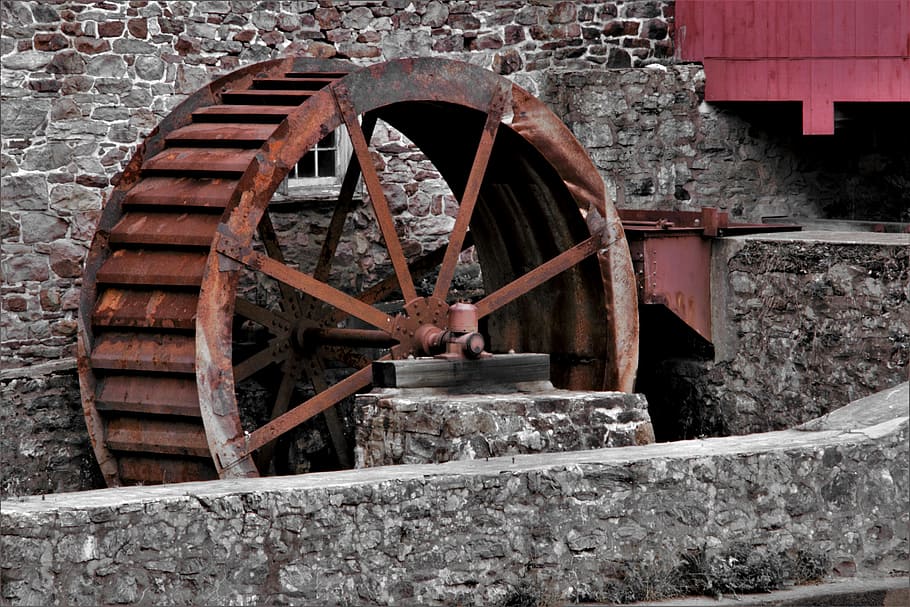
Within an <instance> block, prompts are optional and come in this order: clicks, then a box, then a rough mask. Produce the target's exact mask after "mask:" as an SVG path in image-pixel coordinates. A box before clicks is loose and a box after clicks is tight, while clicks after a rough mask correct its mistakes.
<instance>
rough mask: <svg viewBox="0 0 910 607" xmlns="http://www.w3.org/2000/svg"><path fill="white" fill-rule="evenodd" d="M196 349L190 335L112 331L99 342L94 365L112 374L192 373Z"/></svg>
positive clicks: (93, 359) (93, 360)
mask: <svg viewBox="0 0 910 607" xmlns="http://www.w3.org/2000/svg"><path fill="white" fill-rule="evenodd" d="M195 349H196V346H195V343H194V342H193V338H192V336H189V335H174V334H168V333H127V332H122V331H121V332H114V331H108V332H105V333H102V334H101V335H100V336H99V337H98V339H96V340H95V347H94V349H93V350H92V354H91V364H92V368H93V369H107V370H111V371H118V370H119V371H161V372H167V373H192V372H193V371H195Z"/></svg>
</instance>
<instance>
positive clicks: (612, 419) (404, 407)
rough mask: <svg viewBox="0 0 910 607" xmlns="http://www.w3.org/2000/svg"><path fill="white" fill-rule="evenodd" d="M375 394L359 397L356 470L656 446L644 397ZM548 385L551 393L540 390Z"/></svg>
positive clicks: (536, 392)
mask: <svg viewBox="0 0 910 607" xmlns="http://www.w3.org/2000/svg"><path fill="white" fill-rule="evenodd" d="M537 384H538V385H535V386H533V387H529V388H528V389H525V390H522V391H518V390H513V389H504V390H491V389H490V387H486V389H478V392H483V393H480V394H468V393H464V391H460V390H457V389H451V390H446V389H426V388H423V389H415V388H411V389H408V388H405V389H390V388H387V389H374V390H373V391H372V392H370V393H368V394H361V395H358V396H357V397H356V401H355V411H356V415H357V431H356V446H355V448H354V454H355V458H356V467H358V468H364V467H367V468H369V467H373V466H387V465H392V464H430V463H440V462H448V461H452V460H465V459H480V458H487V457H504V456H506V455H517V454H519V453H522V454H524V453H555V452H560V451H583V450H586V449H602V448H604V447H628V446H632V445H647V444H650V443H653V442H654V430H653V428H652V427H651V420H650V417H649V416H648V403H647V401H646V400H645V399H644V397H643V396H642V395H641V394H624V393H622V392H578V391H569V390H555V389H554V388H553V385H552V384H550V382H537ZM540 384H546V385H540Z"/></svg>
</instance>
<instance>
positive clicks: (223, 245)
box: [216, 236, 393, 331]
mask: <svg viewBox="0 0 910 607" xmlns="http://www.w3.org/2000/svg"><path fill="white" fill-rule="evenodd" d="M216 246H217V247H218V252H219V253H221V254H222V255H225V256H226V257H229V258H231V259H233V260H235V261H239V262H240V263H242V264H244V265H246V266H247V267H249V268H251V269H253V270H258V271H260V272H262V273H263V274H266V275H268V276H271V277H272V278H274V279H276V280H278V281H280V282H282V283H284V284H286V285H289V286H291V287H294V288H295V289H299V290H300V291H303V292H304V293H306V294H307V295H309V296H311V297H313V298H314V299H318V300H319V301H322V302H325V303H327V304H329V305H331V306H334V307H336V308H338V309H339V310H343V311H344V312H347V313H348V314H350V315H351V316H354V317H355V318H359V319H360V320H362V321H363V322H366V323H369V324H371V325H373V326H374V327H376V328H378V329H382V330H384V331H391V330H392V324H393V323H392V317H391V316H389V315H388V314H385V313H384V312H382V311H380V310H377V309H376V308H373V307H371V306H369V305H368V304H365V303H363V302H362V301H359V300H357V299H355V298H353V297H351V296H350V295H347V294H346V293H343V292H341V291H339V290H338V289H335V288H333V287H330V286H329V285H327V284H325V283H323V282H320V281H318V280H316V279H315V278H313V277H312V276H309V275H307V274H304V273H303V272H301V271H299V270H295V269H293V268H290V267H288V266H286V265H284V264H282V263H280V262H278V261H276V260H274V259H272V258H270V257H267V256H265V255H263V254H262V253H258V252H256V251H253V250H251V249H241V248H240V247H237V246H232V244H231V242H230V239H229V238H228V237H225V236H222V238H221V239H220V240H219V242H218V243H217V245H216Z"/></svg>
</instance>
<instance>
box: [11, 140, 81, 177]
mask: <svg viewBox="0 0 910 607" xmlns="http://www.w3.org/2000/svg"><path fill="white" fill-rule="evenodd" d="M72 159H73V158H72V150H71V149H70V147H69V146H68V145H66V144H65V143H63V142H60V141H52V142H49V143H48V144H47V145H42V146H36V147H33V148H31V149H29V150H28V151H27V152H26V153H25V158H24V159H23V161H22V168H23V169H24V170H26V171H49V170H52V169H59V168H61V167H65V166H66V165H68V164H69V163H70V162H71V161H72Z"/></svg>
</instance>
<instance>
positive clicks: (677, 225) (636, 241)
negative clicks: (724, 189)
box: [619, 207, 800, 342]
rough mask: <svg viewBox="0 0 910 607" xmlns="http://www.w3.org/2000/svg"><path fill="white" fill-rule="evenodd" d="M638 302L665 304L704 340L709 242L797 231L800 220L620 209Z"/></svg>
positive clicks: (706, 332)
mask: <svg viewBox="0 0 910 607" xmlns="http://www.w3.org/2000/svg"><path fill="white" fill-rule="evenodd" d="M619 215H620V217H621V218H622V222H623V227H624V229H625V232H626V236H627V238H628V241H629V249H630V251H631V254H632V263H633V265H634V267H635V276H636V280H637V291H638V299H639V302H640V303H641V304H643V305H662V306H665V307H666V308H667V309H669V310H670V311H671V312H673V313H674V314H675V315H676V316H677V317H679V318H680V319H681V320H682V321H683V322H685V323H686V324H687V325H688V326H689V327H691V328H692V329H693V330H694V331H696V332H697V333H698V334H699V335H701V336H702V337H703V338H704V339H705V340H706V341H708V342H711V341H713V338H712V335H711V246H712V239H713V238H715V237H719V236H731V235H735V234H751V233H757V232H781V231H795V230H799V229H800V228H799V226H796V225H774V224H749V223H731V222H730V216H729V214H728V213H727V212H726V211H720V210H718V209H714V208H708V207H706V208H703V209H701V210H700V211H653V210H648V211H645V210H626V209H624V210H622V211H620V212H619Z"/></svg>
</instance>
